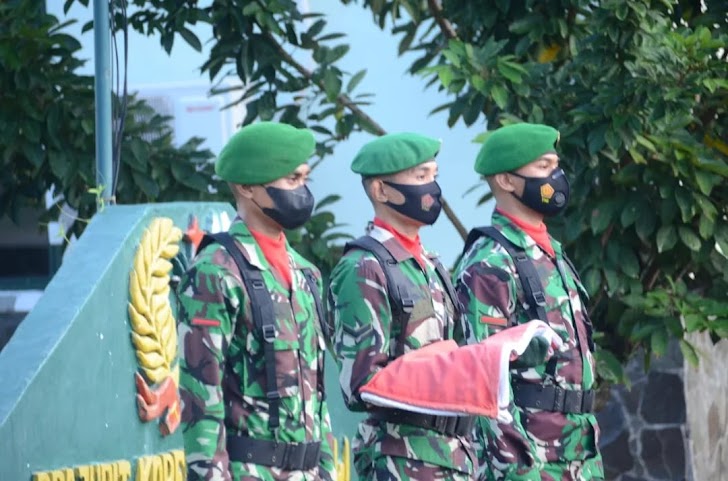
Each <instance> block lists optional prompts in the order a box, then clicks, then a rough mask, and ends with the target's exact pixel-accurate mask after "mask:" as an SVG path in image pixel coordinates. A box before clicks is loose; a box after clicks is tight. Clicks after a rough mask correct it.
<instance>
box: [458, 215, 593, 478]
mask: <svg viewBox="0 0 728 481" xmlns="http://www.w3.org/2000/svg"><path fill="white" fill-rule="evenodd" d="M493 226H494V227H495V228H496V229H498V230H499V231H500V232H501V233H502V234H503V235H504V236H505V237H506V238H507V239H508V240H510V241H511V242H513V243H514V244H515V245H517V246H519V247H521V248H523V249H525V252H526V255H527V256H528V257H529V258H530V259H531V260H532V262H533V264H534V266H535V268H536V271H537V273H538V275H539V278H540V279H541V283H542V284H543V286H544V291H545V295H546V306H545V309H546V313H547V317H548V323H549V325H550V326H551V327H552V328H554V330H556V332H558V333H559V334H560V335H561V337H562V339H563V340H564V341H565V342H566V344H567V347H568V352H567V354H566V356H564V357H562V358H561V359H560V360H559V361H558V363H557V364H556V371H555V381H556V383H557V384H558V385H559V386H561V387H562V388H565V389H572V390H587V389H592V387H593V384H594V359H593V357H592V353H591V352H590V350H589V348H588V341H587V325H586V323H587V322H588V320H587V319H586V317H585V315H584V312H583V311H584V309H585V306H584V305H583V304H582V301H581V299H582V298H581V297H580V293H581V294H582V295H583V296H584V298H586V292H585V291H584V288H583V286H582V285H581V284H580V283H579V282H578V280H577V278H576V276H575V274H574V273H573V272H572V271H571V270H570V268H569V267H568V265H567V263H566V262H564V260H563V254H562V252H563V251H562V248H561V245H560V244H559V243H558V242H556V241H555V240H553V239H551V243H552V246H553V248H554V251H555V253H556V262H554V259H552V258H551V257H549V256H548V255H547V254H545V253H544V251H542V250H541V248H540V247H538V245H536V243H535V241H534V240H533V239H532V238H531V237H530V236H528V235H526V234H525V233H524V232H523V231H522V230H521V229H520V228H518V227H517V226H515V225H514V224H513V223H511V222H510V221H509V220H508V219H507V218H506V217H504V216H502V215H501V214H499V213H498V212H496V213H494V214H493ZM557 264H558V266H557ZM559 266H560V268H561V269H562V270H563V271H564V272H565V274H566V275H565V277H566V278H567V286H564V283H563V281H562V279H561V275H560V274H559ZM454 279H455V288H456V290H457V293H458V298H459V300H460V302H461V303H462V307H463V309H464V321H466V322H467V324H468V326H467V331H468V334H467V337H468V343H476V342H479V341H482V340H483V339H485V338H486V337H488V336H489V335H490V334H492V333H495V332H497V331H498V330H500V329H503V327H504V326H505V325H507V324H508V325H513V324H520V323H524V322H527V321H529V320H530V319H529V316H528V315H527V313H526V311H525V309H524V307H523V290H522V288H521V284H520V282H518V279H517V277H516V270H515V265H514V263H513V261H512V259H511V257H510V256H509V254H508V253H507V252H506V250H505V249H504V248H503V247H502V246H500V245H499V244H497V243H495V242H494V241H493V240H492V239H490V238H486V237H481V238H480V239H479V240H477V241H476V242H475V243H474V244H473V245H472V246H471V248H470V249H469V250H468V251H467V252H466V253H465V255H464V257H463V259H462V260H461V261H460V264H459V265H458V267H457V269H456V271H455V276H454ZM545 369H546V366H545V365H540V366H537V367H535V368H530V369H514V370H512V371H511V375H512V382H514V383H516V382H529V383H544V382H545V381H546V378H547V376H546V372H545ZM510 410H511V413H512V414H513V418H514V422H513V423H509V424H503V423H499V422H497V420H489V419H486V418H480V419H479V420H478V424H477V425H476V444H477V451H478V459H479V461H480V473H479V479H481V480H489V481H495V480H497V481H500V480H509V481H510V480H548V481H552V480H554V481H556V480H558V481H569V480H591V479H599V478H602V477H603V476H604V473H603V468H602V461H601V456H600V454H599V451H598V448H597V442H598V438H599V427H598V426H597V422H596V418H595V417H594V415H593V414H571V413H569V414H562V413H558V412H551V411H543V410H540V409H531V408H525V409H523V408H520V407H516V406H514V405H513V404H511V408H510Z"/></svg>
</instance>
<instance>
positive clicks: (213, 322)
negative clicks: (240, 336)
mask: <svg viewBox="0 0 728 481" xmlns="http://www.w3.org/2000/svg"><path fill="white" fill-rule="evenodd" d="M192 325H193V326H212V327H218V326H219V325H220V321H218V320H217V319H202V318H199V317H195V318H194V319H192Z"/></svg>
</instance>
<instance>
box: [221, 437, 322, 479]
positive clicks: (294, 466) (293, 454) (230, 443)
mask: <svg viewBox="0 0 728 481" xmlns="http://www.w3.org/2000/svg"><path fill="white" fill-rule="evenodd" d="M227 451H228V456H230V460H231V461H238V462H240V463H252V464H259V465H261V466H272V467H276V468H281V469H284V470H286V471H308V470H310V469H313V468H315V467H316V466H318V465H319V460H320V458H321V442H320V441H317V442H311V443H280V442H278V443H277V442H275V441H266V440H264V439H253V438H249V437H247V436H235V435H231V436H228V438H227Z"/></svg>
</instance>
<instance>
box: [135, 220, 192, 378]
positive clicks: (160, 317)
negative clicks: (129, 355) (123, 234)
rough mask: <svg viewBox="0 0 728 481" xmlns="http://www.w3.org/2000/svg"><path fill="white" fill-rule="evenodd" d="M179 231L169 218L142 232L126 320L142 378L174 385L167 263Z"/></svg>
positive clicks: (174, 349)
mask: <svg viewBox="0 0 728 481" xmlns="http://www.w3.org/2000/svg"><path fill="white" fill-rule="evenodd" d="M180 239H182V231H181V230H180V229H178V228H177V227H175V226H174V223H173V222H172V220H171V219H169V218H166V217H158V218H155V219H154V220H153V221H152V223H151V224H150V226H149V227H148V228H147V230H146V231H144V234H143V235H142V238H141V241H140V243H139V247H138V249H137V252H136V255H135V256H134V267H133V269H132V271H131V274H130V278H129V319H130V321H131V328H132V333H131V338H132V343H133V344H134V348H135V350H136V356H137V360H138V361H139V365H140V367H141V368H142V371H143V372H144V375H145V377H146V378H147V379H148V380H149V381H151V382H152V383H155V384H156V383H159V382H162V381H163V380H164V379H166V378H167V377H168V376H170V375H172V377H173V379H174V380H175V384H176V383H177V380H178V377H179V371H178V369H177V366H176V365H175V359H176V356H177V328H176V322H175V319H174V315H173V314H172V306H171V305H170V303H169V292H170V287H169V273H170V271H171V270H172V263H171V262H170V261H171V259H173V258H174V256H176V255H177V253H178V252H179V241H180Z"/></svg>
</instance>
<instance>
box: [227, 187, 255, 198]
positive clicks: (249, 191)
mask: <svg viewBox="0 0 728 481" xmlns="http://www.w3.org/2000/svg"><path fill="white" fill-rule="evenodd" d="M228 185H230V190H232V191H233V196H235V198H236V199H252V198H253V186H251V185H240V184H228Z"/></svg>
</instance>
